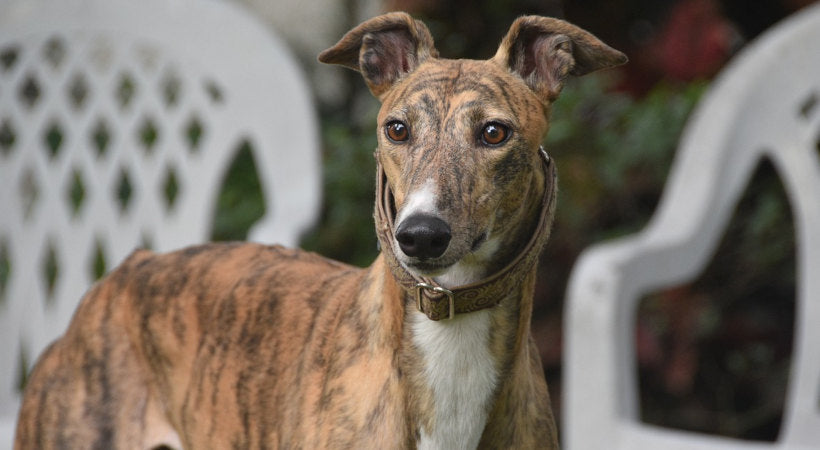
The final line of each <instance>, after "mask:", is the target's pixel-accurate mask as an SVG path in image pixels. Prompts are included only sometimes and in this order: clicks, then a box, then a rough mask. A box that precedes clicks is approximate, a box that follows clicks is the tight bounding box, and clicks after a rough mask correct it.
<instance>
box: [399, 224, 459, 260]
mask: <svg viewBox="0 0 820 450" xmlns="http://www.w3.org/2000/svg"><path fill="white" fill-rule="evenodd" d="M450 237H451V235H450V226H449V225H447V222H445V221H443V220H441V219H439V218H438V217H434V216H430V215H426V214H416V215H412V216H410V217H408V218H406V219H404V220H403V221H402V222H401V223H400V224H399V227H398V228H397V229H396V240H397V241H398V242H399V247H400V248H401V251H403V252H404V254H405V255H407V256H411V257H418V258H437V257H439V256H441V255H442V254H443V253H444V251H445V250H447V246H448V245H449V244H450Z"/></svg>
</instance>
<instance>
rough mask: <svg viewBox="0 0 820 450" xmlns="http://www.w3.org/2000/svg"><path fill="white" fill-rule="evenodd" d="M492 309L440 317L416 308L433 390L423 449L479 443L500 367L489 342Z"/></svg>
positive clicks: (415, 325) (416, 331) (418, 339)
mask: <svg viewBox="0 0 820 450" xmlns="http://www.w3.org/2000/svg"><path fill="white" fill-rule="evenodd" d="M489 329H490V311H488V310H484V311H476V312H473V313H470V314H466V315H463V316H458V317H456V318H455V319H453V320H451V321H441V322H436V321H432V320H430V319H428V318H427V317H426V316H425V315H424V314H422V313H420V312H418V311H414V312H413V316H412V332H413V343H414V344H415V345H416V346H417V347H418V348H419V349H420V350H421V353H422V355H423V357H424V375H425V380H426V382H427V383H428V385H429V386H430V389H431V390H432V392H433V403H434V407H435V411H434V416H433V417H434V420H433V429H432V430H427V429H422V430H421V440H420V441H419V446H418V448H419V450H445V449H446V450H461V449H465V450H466V449H470V450H472V449H475V448H476V447H477V446H478V442H479V440H480V439H481V434H482V432H483V431H484V426H485V424H486V422H487V407H488V402H489V400H490V396H491V395H492V393H493V390H494V389H495V386H496V382H497V378H498V373H497V370H496V365H495V361H494V360H493V357H492V355H491V354H490V351H489V348H488V345H489V334H488V333H489Z"/></svg>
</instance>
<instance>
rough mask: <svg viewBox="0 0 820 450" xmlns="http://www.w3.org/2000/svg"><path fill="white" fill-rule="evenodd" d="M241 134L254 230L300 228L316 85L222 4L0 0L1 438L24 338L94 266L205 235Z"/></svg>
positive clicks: (39, 329)
mask: <svg viewBox="0 0 820 450" xmlns="http://www.w3.org/2000/svg"><path fill="white" fill-rule="evenodd" d="M243 144H247V146H248V147H250V149H251V150H252V155H253V158H254V161H255V165H256V167H257V170H258V171H259V181H260V184H261V189H262V193H263V196H264V198H265V202H266V214H265V216H264V217H263V218H262V219H261V220H260V221H259V222H258V224H256V225H255V226H254V228H252V230H251V235H250V238H251V239H252V240H256V241H263V242H279V243H282V244H285V245H290V246H293V245H296V244H297V240H298V237H299V234H300V232H301V231H303V230H304V228H306V226H308V225H309V224H311V223H312V222H313V221H314V218H315V214H316V212H317V210H318V206H319V186H320V184H319V183H320V180H319V177H320V170H319V160H318V155H319V151H318V137H317V124H316V121H315V117H314V111H313V106H312V101H311V99H310V97H309V95H308V90H307V86H306V84H305V82H304V81H303V77H302V75H301V73H300V71H299V70H298V68H297V65H296V63H295V61H294V59H293V57H292V56H291V55H290V54H289V53H288V51H286V49H285V47H284V45H283V44H282V43H281V42H280V41H279V40H278V39H277V38H276V37H275V36H273V35H272V34H271V32H270V31H269V30H268V29H266V28H265V27H264V26H263V25H262V24H261V23H259V22H258V21H256V20H254V19H253V18H252V17H250V16H249V15H248V14H246V13H245V12H244V11H242V10H240V9H239V7H237V6H236V5H235V4H233V3H231V2H219V1H212V0H174V1H172V0H168V1H166V0H136V1H133V0H61V1H42V0H19V1H14V2H2V3H0V448H5V447H6V446H9V447H10V445H11V439H12V433H13V427H14V416H15V415H16V412H17V411H16V410H17V406H16V405H17V404H18V401H19V398H18V397H19V393H18V392H17V391H18V389H17V383H18V382H19V373H20V371H21V370H22V369H23V368H22V367H21V352H24V354H25V355H26V357H27V363H28V365H31V364H33V363H34V360H35V358H36V357H37V356H38V354H39V353H40V352H41V351H42V349H43V348H44V346H45V345H46V344H47V343H49V342H50V341H52V340H53V339H54V338H56V337H57V336H58V335H59V334H60V333H62V332H63V330H65V328H66V326H67V324H68V321H69V319H70V318H71V315H72V313H73V311H74V309H75V306H76V305H77V302H78V301H79V299H80V298H81V296H82V294H83V292H84V291H85V290H86V289H87V288H88V287H89V286H90V284H91V283H92V281H93V279H94V277H95V273H96V272H98V271H99V270H100V267H101V266H105V267H106V268H108V269H110V268H112V267H113V266H115V265H116V264H118V263H119V262H120V261H121V260H122V259H123V258H124V257H125V256H126V255H127V254H128V253H130V252H131V251H132V250H133V249H134V248H135V247H137V246H140V245H144V244H146V243H147V244H149V245H150V246H151V247H152V248H153V249H155V250H162V251H164V250H169V249H172V248H177V247H180V246H184V245H187V244H193V243H197V242H203V241H206V240H207V239H208V238H209V236H210V231H211V223H212V219H213V216H214V212H215V204H216V197H217V194H218V192H219V189H220V187H221V185H222V180H223V177H224V176H225V173H226V170H227V168H228V166H229V165H230V163H231V162H232V161H233V158H234V157H235V155H236V153H237V151H238V149H239V148H240V147H242V146H243ZM4 273H5V274H4Z"/></svg>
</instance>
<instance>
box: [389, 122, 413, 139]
mask: <svg viewBox="0 0 820 450" xmlns="http://www.w3.org/2000/svg"><path fill="white" fill-rule="evenodd" d="M385 134H387V138H388V139H390V140H391V141H393V142H404V141H406V140H407V139H408V138H410V131H409V130H408V129H407V125H405V124H404V123H403V122H399V121H398V120H394V121H392V122H389V123H388V124H387V126H386V127H385Z"/></svg>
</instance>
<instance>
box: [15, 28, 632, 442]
mask: <svg viewBox="0 0 820 450" xmlns="http://www.w3.org/2000/svg"><path fill="white" fill-rule="evenodd" d="M319 59H320V60H321V61H323V62H326V63H331V64H340V65H343V66H346V67H350V68H352V69H354V70H358V71H360V72H361V73H362V75H363V77H364V79H365V81H366V82H367V85H368V87H369V88H370V90H371V91H372V92H373V94H374V95H375V96H376V97H378V98H379V100H381V102H382V107H381V110H380V112H379V115H378V126H379V133H378V140H379V144H378V149H377V150H376V160H377V161H378V173H377V176H378V186H379V187H378V192H377V198H376V208H375V209H376V213H375V219H376V227H377V234H378V238H379V240H380V242H381V248H382V253H381V255H380V256H379V257H378V258H377V259H376V261H375V262H374V263H373V264H372V265H371V266H370V267H369V268H367V269H359V268H354V267H350V266H347V265H344V264H340V263H337V262H333V261H329V260H326V259H324V258H321V257H319V256H317V255H314V254H310V253H306V252H302V251H297V250H287V249H284V248H281V247H276V246H272V247H270V246H261V245H254V244H239V243H229V244H210V245H204V246H199V247H192V248H188V249H184V250H181V251H177V252H174V253H169V254H162V255H158V254H152V253H150V252H148V251H137V252H135V253H134V254H132V255H131V256H130V257H129V258H128V259H127V260H126V261H125V262H123V263H122V264H121V265H120V266H119V267H118V268H117V269H116V270H114V271H113V272H112V273H111V274H109V275H108V276H107V277H106V278H105V279H103V280H102V281H100V282H99V283H97V284H96V285H95V286H94V287H93V288H92V289H91V290H90V291H89V292H88V294H87V295H86V296H85V298H84V300H83V302H82V304H81V305H80V307H79V309H78V311H77V313H76V315H75V317H74V320H73V321H72V323H71V325H70V327H69V329H68V331H67V332H66V333H65V335H64V336H63V337H62V338H60V339H59V340H58V341H56V342H55V343H54V344H53V345H51V347H49V348H48V350H46V352H45V353H44V354H43V355H42V356H41V358H40V360H39V362H38V363H37V367H36V368H35V370H34V372H33V374H32V375H31V378H30V381H29V385H28V387H27V388H26V391H25V396H24V401H23V406H22V409H21V412H20V420H19V426H18V429H17V438H16V443H15V448H17V449H20V450H22V449H31V448H164V447H169V448H188V449H206V448H214V449H226V448H241V449H245V448H280V447H281V448H359V449H362V448H374V449H375V448H378V449H395V448H422V449H462V448H463V449H473V448H476V447H480V448H493V449H495V448H515V449H530V448H556V447H557V437H556V435H557V433H556V429H555V425H554V422H553V417H552V413H551V410H550V406H549V398H548V394H547V385H546V382H545V381H544V375H543V373H542V369H541V363H540V361H539V358H538V352H537V350H536V347H535V344H534V343H533V341H532V338H531V337H530V316H531V312H532V302H533V287H534V284H535V276H536V275H535V274H536V271H535V268H536V259H537V255H538V253H539V251H540V250H541V248H542V246H543V245H544V243H545V242H546V240H547V237H548V235H549V229H550V224H551V221H552V216H553V210H554V206H555V192H556V191H555V189H556V178H555V164H554V163H553V161H552V160H550V158H549V157H548V156H547V154H546V153H545V152H544V151H543V149H541V148H540V143H541V142H542V140H543V139H544V136H545V134H546V132H547V129H548V127H549V115H550V105H551V104H552V102H553V101H554V100H555V98H556V97H557V96H558V94H559V92H560V91H561V87H562V85H563V83H564V80H565V78H566V77H567V76H569V75H583V74H585V73H588V72H591V71H594V70H597V69H601V68H605V67H610V66H614V65H618V64H622V63H624V62H625V61H626V58H625V57H624V55H623V54H621V53H620V52H618V51H615V50H613V49H611V48H609V47H607V46H606V45H604V44H603V43H601V42H600V41H599V40H598V39H596V38H595V37H593V36H592V35H590V34H589V33H587V32H585V31H583V30H581V29H579V28H577V27H575V26H573V25H570V24H568V23H566V22H563V21H560V20H556V19H550V18H544V17H535V16H530V17H522V18H520V19H518V20H516V21H515V23H513V25H512V27H511V28H510V30H509V32H508V34H507V35H506V37H505V38H504V39H503V41H502V42H501V45H500V47H499V49H498V52H497V53H496V54H495V56H493V57H492V58H491V59H489V60H486V61H471V60H448V59H440V58H438V52H437V51H436V49H435V47H434V46H433V39H432V37H431V36H430V33H429V32H428V30H427V28H426V27H425V26H424V24H422V23H421V22H418V21H415V20H413V19H412V18H411V17H410V16H408V15H407V14H404V13H391V14H385V15H383V16H379V17H376V18H374V19H371V20H368V21H367V22H364V23H362V24H361V25H359V26H358V27H356V28H354V29H353V30H351V31H350V32H349V33H347V34H346V35H345V36H344V37H343V38H342V39H341V40H340V41H339V42H338V43H337V44H336V45H335V46H334V47H332V48H330V49H328V50H326V51H324V52H323V53H322V54H321V55H320V56H319Z"/></svg>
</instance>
